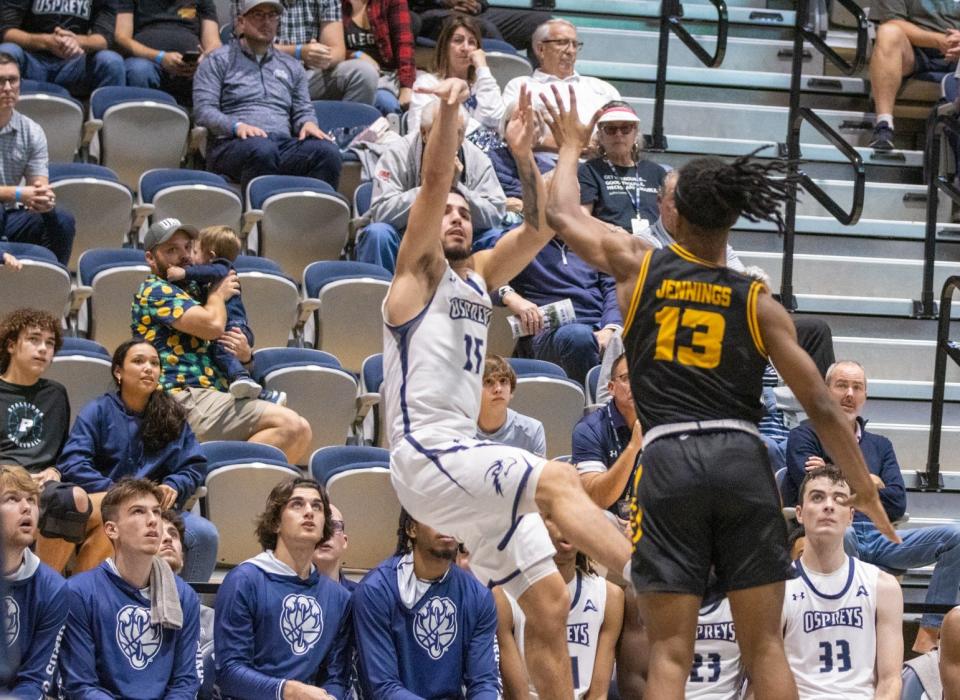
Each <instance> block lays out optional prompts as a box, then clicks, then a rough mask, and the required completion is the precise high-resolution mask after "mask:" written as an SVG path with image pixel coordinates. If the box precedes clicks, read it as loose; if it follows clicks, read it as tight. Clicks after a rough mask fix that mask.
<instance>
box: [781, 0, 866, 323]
mask: <svg viewBox="0 0 960 700" xmlns="http://www.w3.org/2000/svg"><path fill="white" fill-rule="evenodd" d="M836 1H837V2H839V3H840V4H841V5H843V6H844V7H845V8H846V9H847V10H848V11H849V12H850V14H852V15H853V17H854V19H855V21H856V23H857V52H856V55H855V56H854V59H853V61H852V62H849V61H847V60H845V59H844V58H842V57H841V56H840V55H839V54H837V53H836V52H835V51H834V50H833V49H831V48H830V47H829V46H827V44H826V43H825V42H824V41H823V39H822V38H821V37H820V35H819V34H818V33H817V31H816V27H812V28H811V27H808V26H807V25H806V22H807V15H808V14H809V9H810V0H797V7H796V23H795V25H794V33H793V65H792V71H791V76H790V113H789V116H788V118H787V143H786V148H785V149H784V150H785V151H786V152H785V155H786V158H787V162H788V170H787V177H788V181H789V185H788V190H787V205H786V212H785V216H784V232H783V262H782V269H781V274H780V300H781V303H782V304H783V305H784V306H786V307H787V308H788V309H790V310H791V311H792V310H794V309H796V308H797V300H796V297H795V296H794V294H793V253H794V243H795V239H796V225H797V187H798V185H803V188H804V189H805V190H806V191H807V192H808V193H809V194H810V195H812V196H813V198H814V199H816V200H817V201H818V202H820V204H821V205H822V206H823V207H824V208H825V209H826V210H827V211H828V212H830V214H831V216H833V217H834V218H835V219H836V220H837V221H839V222H840V223H842V224H843V225H844V226H851V225H853V224H855V223H857V221H859V220H860V214H861V213H862V211H863V198H864V186H865V184H866V171H865V169H864V166H863V158H861V157H860V154H859V153H857V151H856V149H854V148H853V147H852V146H850V144H848V143H847V142H846V141H844V140H843V138H842V137H841V136H840V134H838V133H837V132H836V131H835V130H834V129H833V127H831V126H830V125H829V124H827V123H826V122H825V121H823V120H822V119H821V118H820V117H819V116H817V114H816V113H815V112H814V111H813V110H812V109H810V108H809V107H801V106H800V96H801V90H800V88H801V84H800V83H801V80H802V77H803V45H804V42H809V43H810V44H811V45H812V46H813V48H815V49H816V50H817V51H819V52H820V53H821V54H823V55H824V57H826V58H827V59H828V60H829V61H830V62H831V63H833V64H834V65H835V66H837V68H839V69H840V70H841V71H842V72H844V73H846V74H847V75H851V74H853V73H856V72H858V71H860V70H861V69H862V68H863V66H864V64H865V63H866V60H867V39H868V35H867V16H866V15H865V14H864V12H863V10H862V9H861V8H860V6H859V5H857V4H856V3H855V2H854V1H853V0H836ZM804 121H806V122H807V123H808V124H810V125H811V126H812V127H813V128H814V129H816V130H817V131H818V132H819V133H820V134H821V135H822V136H823V137H824V138H826V139H827V140H828V141H829V142H830V143H831V144H833V146H834V147H836V148H837V150H839V151H840V152H841V153H842V154H843V156H844V157H845V158H846V159H847V161H848V162H849V163H850V166H851V168H852V169H853V176H854V181H853V202H852V203H851V205H850V210H849V211H845V210H844V209H843V207H841V206H840V205H839V204H837V203H836V201H835V200H834V199H833V198H832V197H831V196H830V195H828V194H827V193H826V192H824V191H823V190H822V189H821V188H820V187H819V186H818V185H817V184H816V183H815V182H813V180H812V179H811V178H810V177H809V176H808V175H807V174H806V173H803V172H801V170H800V158H801V155H802V154H801V153H800V129H801V127H802V126H803V122H804Z"/></svg>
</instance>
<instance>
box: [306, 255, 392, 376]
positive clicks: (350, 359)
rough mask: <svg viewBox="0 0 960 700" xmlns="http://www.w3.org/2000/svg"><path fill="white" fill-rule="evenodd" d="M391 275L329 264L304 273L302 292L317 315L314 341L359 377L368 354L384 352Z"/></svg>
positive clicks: (353, 264)
mask: <svg viewBox="0 0 960 700" xmlns="http://www.w3.org/2000/svg"><path fill="white" fill-rule="evenodd" d="M391 279H392V276H391V275H390V273H389V272H387V271H386V270H384V269H383V268H382V267H380V266H379V265H371V264H369V263H362V262H352V261H345V260H330V261H323V262H315V263H311V264H310V265H309V266H308V267H307V269H306V270H304V272H303V291H304V296H305V298H306V299H308V300H310V302H311V303H310V305H311V307H312V308H315V309H316V311H315V312H314V321H315V324H314V327H315V334H314V339H313V340H314V342H313V345H314V347H315V348H317V349H319V350H325V351H327V352H330V353H333V354H334V355H336V357H337V358H338V359H339V360H340V362H341V363H342V364H343V366H344V367H346V368H347V369H349V370H350V371H351V372H359V371H360V365H361V364H362V363H363V361H364V359H365V358H367V357H368V356H369V355H372V354H373V353H375V352H377V351H378V350H382V349H383V322H382V320H381V314H380V307H381V306H382V304H383V298H384V297H385V296H386V294H387V290H388V289H389V288H390V280H391Z"/></svg>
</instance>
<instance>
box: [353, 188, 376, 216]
mask: <svg viewBox="0 0 960 700" xmlns="http://www.w3.org/2000/svg"><path fill="white" fill-rule="evenodd" d="M371 199H373V182H372V181H370V180H367V181H366V182H361V183H360V185H359V186H358V187H357V189H355V190H354V191H353V215H354V216H355V217H360V216H363V215H364V214H366V213H367V211H369V209H370V200H371Z"/></svg>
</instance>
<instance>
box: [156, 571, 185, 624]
mask: <svg viewBox="0 0 960 700" xmlns="http://www.w3.org/2000/svg"><path fill="white" fill-rule="evenodd" d="M150 623H151V624H154V625H156V624H159V625H161V626H163V627H166V628H167V629H174V630H178V629H180V628H181V627H183V608H181V607H180V596H179V595H178V594H177V577H176V576H174V574H173V569H171V568H170V565H169V564H167V562H165V561H164V560H163V559H161V558H160V557H154V558H153V564H152V565H151V568H150Z"/></svg>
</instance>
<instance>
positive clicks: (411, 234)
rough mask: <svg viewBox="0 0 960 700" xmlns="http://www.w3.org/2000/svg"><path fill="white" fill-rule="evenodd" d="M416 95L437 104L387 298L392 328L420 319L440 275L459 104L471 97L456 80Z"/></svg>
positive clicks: (457, 140) (461, 82)
mask: <svg viewBox="0 0 960 700" xmlns="http://www.w3.org/2000/svg"><path fill="white" fill-rule="evenodd" d="M418 89H419V90H421V91H422V92H428V93H430V94H432V95H435V96H436V97H437V98H438V99H439V102H440V104H439V107H438V108H437V116H436V119H435V120H434V123H433V128H432V129H431V130H430V138H429V139H428V140H427V147H426V149H425V150H424V153H423V168H422V170H421V172H420V192H419V194H418V195H417V198H416V199H415V200H414V202H413V206H412V207H411V208H410V216H409V218H408V219H407V228H406V231H405V232H404V234H403V238H402V239H401V240H400V249H399V251H398V252H397V267H396V273H395V274H394V279H393V284H392V286H391V288H390V292H389V293H388V295H387V306H386V310H387V320H388V322H389V323H390V324H391V325H399V324H402V323H406V322H407V321H409V320H410V319H412V318H413V317H414V316H416V315H417V314H418V313H420V311H421V310H422V309H423V307H424V306H425V305H426V304H427V302H428V301H429V300H430V297H431V296H432V295H433V292H434V290H435V289H436V286H437V284H438V283H439V281H440V276H441V275H442V274H443V269H444V264H445V261H444V256H443V246H442V243H441V241H440V226H441V223H442V221H443V214H444V211H445V210H446V206H447V193H448V192H449V191H450V186H451V184H452V183H453V171H454V160H455V159H456V155H457V148H459V145H460V136H459V128H460V114H459V112H460V103H462V102H463V101H464V100H466V99H467V98H468V97H469V96H470V87H469V86H468V85H467V83H466V82H465V81H463V80H459V79H458V78H448V79H447V80H444V81H442V82H441V83H439V84H438V85H436V86H435V87H433V88H418Z"/></svg>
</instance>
